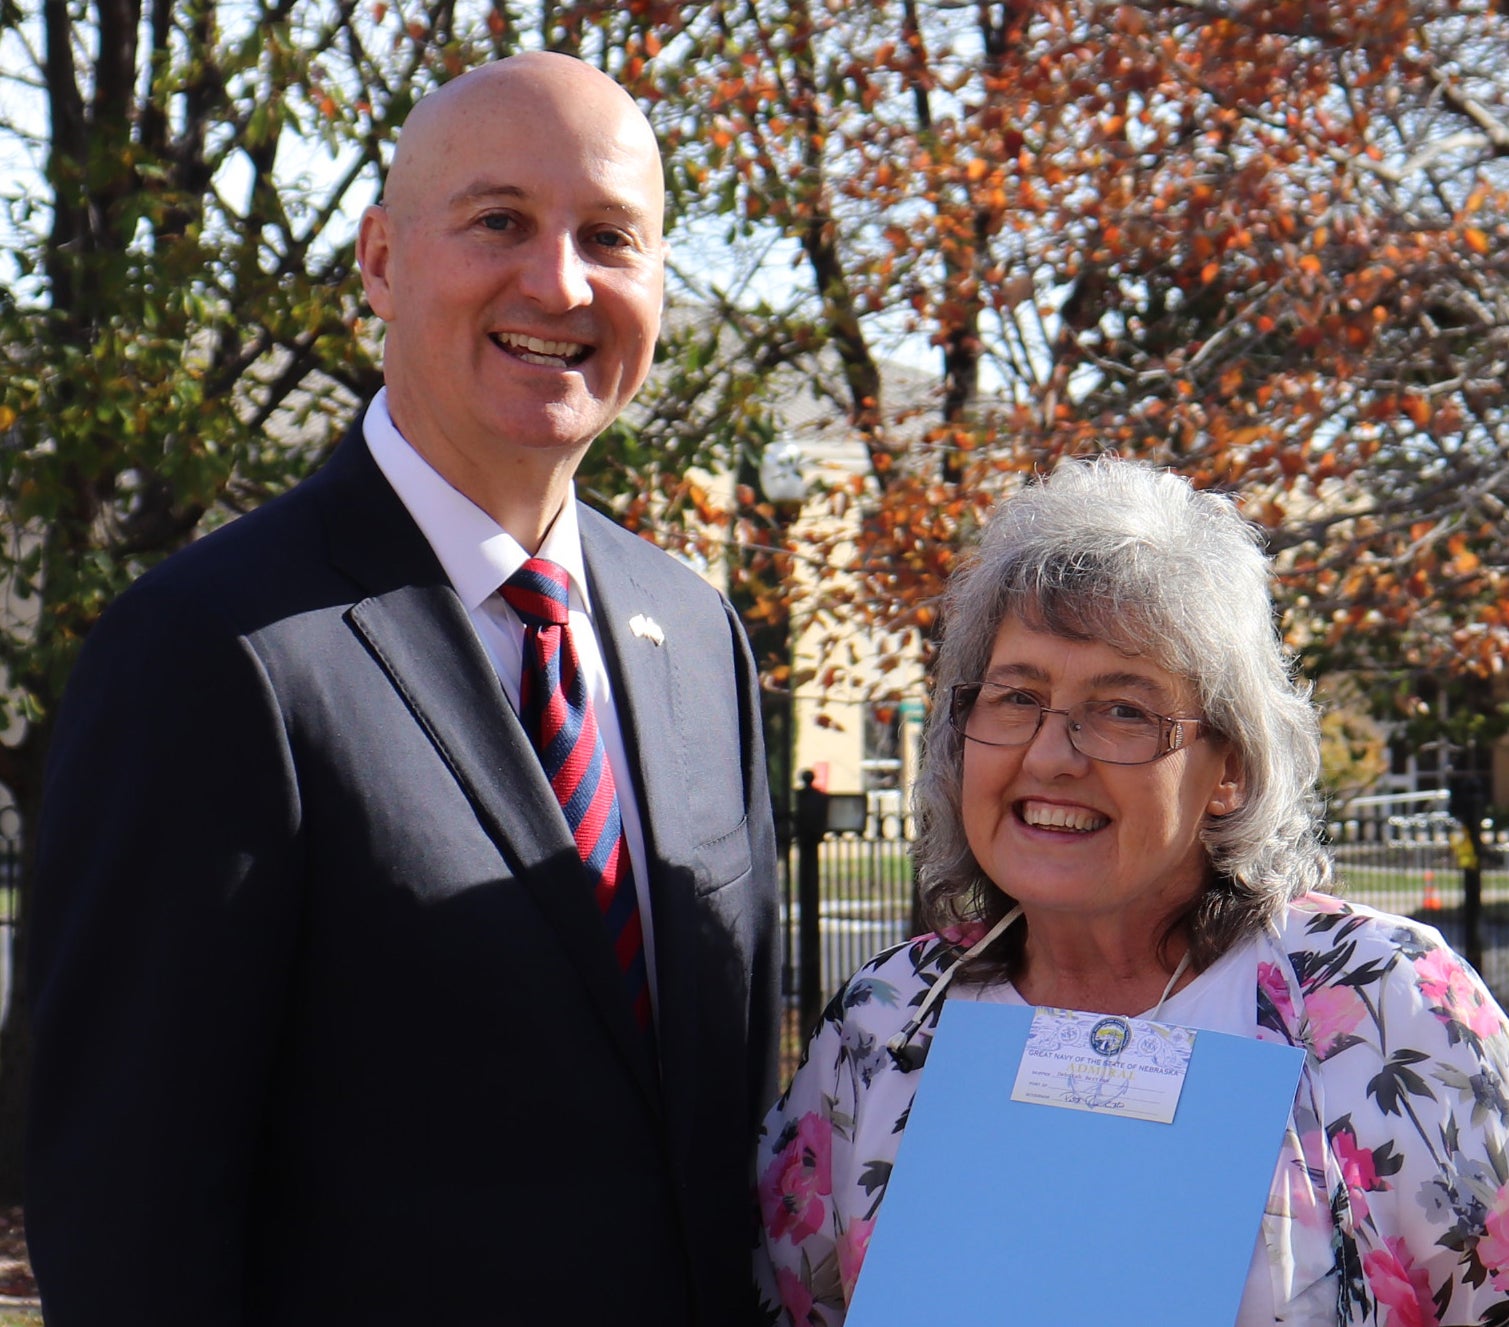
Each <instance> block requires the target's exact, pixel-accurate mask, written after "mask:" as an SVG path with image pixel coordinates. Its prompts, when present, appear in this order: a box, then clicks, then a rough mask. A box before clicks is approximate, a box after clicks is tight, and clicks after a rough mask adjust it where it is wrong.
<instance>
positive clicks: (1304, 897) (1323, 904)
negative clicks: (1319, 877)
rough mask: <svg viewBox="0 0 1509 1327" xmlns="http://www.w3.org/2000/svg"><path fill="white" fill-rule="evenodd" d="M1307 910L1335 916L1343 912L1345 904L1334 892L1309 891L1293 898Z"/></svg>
mask: <svg viewBox="0 0 1509 1327" xmlns="http://www.w3.org/2000/svg"><path fill="white" fill-rule="evenodd" d="M1294 901H1295V902H1296V903H1298V904H1300V905H1301V906H1302V907H1303V908H1304V909H1305V911H1307V912H1323V913H1325V914H1327V915H1328V916H1335V915H1336V914H1338V913H1342V912H1345V911H1346V910H1347V905H1346V904H1345V903H1343V902H1342V900H1341V899H1339V898H1337V897H1336V895H1335V894H1321V893H1318V892H1317V893H1310V894H1301V895H1300V896H1299V897H1298V898H1297V899H1295V900H1294Z"/></svg>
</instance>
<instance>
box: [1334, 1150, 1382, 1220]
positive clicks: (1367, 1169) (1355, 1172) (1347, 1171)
mask: <svg viewBox="0 0 1509 1327" xmlns="http://www.w3.org/2000/svg"><path fill="white" fill-rule="evenodd" d="M1331 1146H1332V1147H1333V1148H1335V1149H1336V1161H1337V1164H1338V1165H1339V1166H1340V1167H1341V1175H1342V1178H1343V1179H1344V1180H1345V1181H1346V1185H1347V1192H1348V1193H1349V1194H1350V1196H1351V1199H1352V1212H1353V1214H1354V1215H1355V1216H1356V1218H1357V1220H1359V1221H1366V1220H1367V1216H1368V1200H1367V1198H1366V1197H1365V1195H1366V1194H1369V1193H1380V1192H1382V1191H1383V1190H1384V1189H1386V1188H1388V1185H1387V1184H1386V1183H1384V1182H1383V1181H1382V1180H1380V1179H1379V1178H1378V1168H1377V1166H1376V1165H1374V1164H1373V1154H1372V1152H1371V1151H1369V1150H1368V1149H1367V1148H1365V1147H1358V1146H1357V1135H1356V1134H1354V1133H1353V1132H1352V1131H1351V1130H1350V1129H1342V1130H1341V1131H1340V1132H1339V1133H1338V1134H1337V1135H1336V1137H1335V1138H1333V1139H1332V1140H1331Z"/></svg>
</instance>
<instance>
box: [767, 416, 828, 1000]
mask: <svg viewBox="0 0 1509 1327" xmlns="http://www.w3.org/2000/svg"><path fill="white" fill-rule="evenodd" d="M804 459H805V458H804V457H803V454H802V449H801V448H800V447H798V446H797V445H796V443H794V442H793V441H792V440H791V439H790V438H785V437H776V438H774V439H772V440H771V442H770V443H769V444H768V445H767V446H766V448H765V450H764V451H763V452H762V453H761V454H760V464H759V479H760V493H761V496H762V497H763V498H764V499H765V501H766V502H767V503H769V504H770V508H771V511H772V513H773V516H772V521H771V526H772V529H771V534H772V536H773V538H772V543H773V545H774V547H773V549H772V553H771V570H772V579H776V580H778V581H779V584H778V585H777V586H776V587H774V588H775V589H776V592H777V594H778V595H779V604H780V612H779V616H778V618H777V619H776V620H775V621H772V622H767V623H765V624H763V629H762V630H761V631H760V632H759V635H760V636H763V637H764V639H763V640H757V642H756V651H755V652H756V657H757V658H758V657H760V656H762V655H766V656H768V655H772V654H773V655H775V656H776V657H777V658H779V659H780V661H781V663H782V664H783V665H784V666H785V669H786V680H785V686H784V687H783V688H781V689H780V690H776V689H774V688H770V689H765V688H762V689H761V692H760V699H761V709H762V711H763V714H762V717H763V719H764V723H765V735H766V740H767V741H770V742H771V743H772V745H774V746H775V748H776V749H775V750H774V751H771V752H769V753H768V756H770V757H774V758H775V759H774V760H773V761H772V763H773V764H774V766H775V769H774V771H773V777H772V779H771V782H772V784H773V785H774V787H773V788H772V793H773V796H772V799H771V800H772V802H773V808H772V809H773V810H774V812H775V821H776V837H777V839H778V840H779V843H780V848H781V860H782V861H783V862H784V863H785V866H786V908H785V912H786V937H785V939H786V943H785V960H784V963H783V967H784V972H783V973H782V978H783V982H782V984H783V987H784V989H785V991H786V992H787V993H788V994H789V993H791V991H792V989H793V976H794V973H793V969H792V953H793V939H794V937H793V935H792V931H791V918H792V913H793V907H792V904H793V902H794V899H793V897H792V893H793V891H792V870H791V845H792V840H793V831H794V830H795V828H796V823H795V815H794V811H793V797H794V788H793V785H794V783H795V779H794V777H793V774H794V768H793V767H794V764H795V751H796V688H795V686H794V684H793V678H794V676H795V671H796V670H795V657H794V656H795V653H796V645H795V641H794V638H793V635H792V631H791V594H790V584H791V557H790V552H791V550H790V534H791V526H792V525H793V523H794V522H795V521H796V518H797V517H798V516H799V515H800V514H801V510H802V503H803V502H804V501H805V500H806V497H807V479H806V476H805V475H804V474H803V473H802V463H803V460H804ZM761 647H763V648H761ZM808 902H809V903H811V904H812V907H811V911H812V916H811V917H810V918H809V917H808V915H807V909H806V908H804V909H803V912H802V930H803V939H804V945H805V944H806V942H807V935H808V931H809V928H815V927H816V925H817V915H816V913H817V909H816V902H815V900H808ZM815 952H816V951H815V948H814V953H815ZM802 998H803V1000H804V1001H805V1000H807V999H809V996H808V994H807V992H806V991H803V992H802Z"/></svg>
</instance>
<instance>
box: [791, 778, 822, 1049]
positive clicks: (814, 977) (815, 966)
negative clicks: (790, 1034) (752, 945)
mask: <svg viewBox="0 0 1509 1327" xmlns="http://www.w3.org/2000/svg"><path fill="white" fill-rule="evenodd" d="M812 783H813V780H812V771H811V770H803V771H802V786H801V787H800V788H798V789H797V792H796V841H797V857H796V863H797V864H796V900H797V909H798V912H799V914H800V918H801V920H800V922H799V924H798V926H797V953H798V955H799V956H800V958H799V964H798V968H797V989H798V991H799V992H800V999H799V1001H798V1004H797V1010H798V1015H799V1017H800V1018H801V1027H802V1033H803V1035H804V1036H805V1035H806V1034H807V1033H809V1032H811V1031H812V1029H813V1028H814V1027H816V1026H817V1019H818V1015H819V1014H821V1013H822V998H823V950H822V907H823V903H822V890H821V888H820V886H821V882H822V862H821V854H820V851H819V849H820V848H821V847H822V842H823V835H824V834H826V833H827V832H828V794H827V793H825V792H823V791H822V790H821V789H819V788H814V787H813V786H812Z"/></svg>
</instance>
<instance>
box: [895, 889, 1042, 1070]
mask: <svg viewBox="0 0 1509 1327" xmlns="http://www.w3.org/2000/svg"><path fill="white" fill-rule="evenodd" d="M1021 915H1022V909H1021V906H1020V905H1018V906H1017V907H1015V908H1013V909H1012V910H1011V911H1010V912H1008V913H1007V914H1006V915H1005V916H1004V917H1002V918H1001V920H1000V921H998V922H997V923H996V924H995V925H994V926H992V927H991V928H990V929H989V930H988V931H986V932H985V934H984V935H983V936H981V937H980V942H979V944H976V945H971V946H970V947H969V948H968V949H966V950H965V951H964V952H963V953H962V954H960V955H959V957H958V958H957V959H955V960H954V961H953V963H952V964H950V965H949V968H948V971H947V972H945V973H943V975H942V976H940V977H939V978H938V980H937V981H935V982H934V983H933V986H932V989H931V990H930V991H928V993H927V994H926V995H925V996H924V997H923V1000H922V1004H921V1006H920V1007H919V1008H918V1010H917V1012H916V1014H915V1015H914V1016H913V1017H912V1018H911V1019H909V1020H908V1021H907V1024H906V1026H905V1027H903V1028H902V1029H901V1031H900V1032H898V1033H897V1034H896V1035H895V1036H894V1037H892V1038H891V1039H890V1040H889V1041H888V1042H886V1049H887V1050H888V1051H890V1052H891V1054H892V1055H893V1056H895V1057H896V1062H897V1063H898V1064H899V1065H900V1066H901V1068H902V1069H903V1070H904V1071H910V1070H912V1069H917V1068H920V1067H921V1064H922V1060H921V1057H920V1056H918V1054H917V1053H916V1052H915V1051H913V1050H912V1048H911V1041H912V1038H913V1037H915V1036H916V1035H917V1033H918V1032H919V1031H920V1030H921V1028H922V1024H923V1022H924V1021H925V1020H926V1018H927V1015H928V1011H929V1010H930V1009H931V1008H932V1007H933V1006H934V1005H935V1004H936V1003H937V1002H938V1001H939V1000H941V999H942V998H943V995H944V993H945V992H946V991H947V990H948V984H949V983H950V982H951V981H953V979H954V978H955V977H956V976H957V975H958V973H959V970H960V969H961V968H962V967H963V966H964V965H965V964H966V963H968V962H969V961H970V960H971V959H973V958H978V957H979V956H980V955H981V954H983V953H984V952H985V951H986V950H987V949H989V948H990V946H991V945H993V944H994V943H995V942H996V940H997V939H998V938H999V937H1000V936H1001V935H1002V934H1003V933H1004V932H1005V930H1006V928H1007V927H1008V926H1010V925H1011V923H1012V922H1014V921H1015V920H1016V919H1017V918H1018V917H1020V916H1021Z"/></svg>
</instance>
